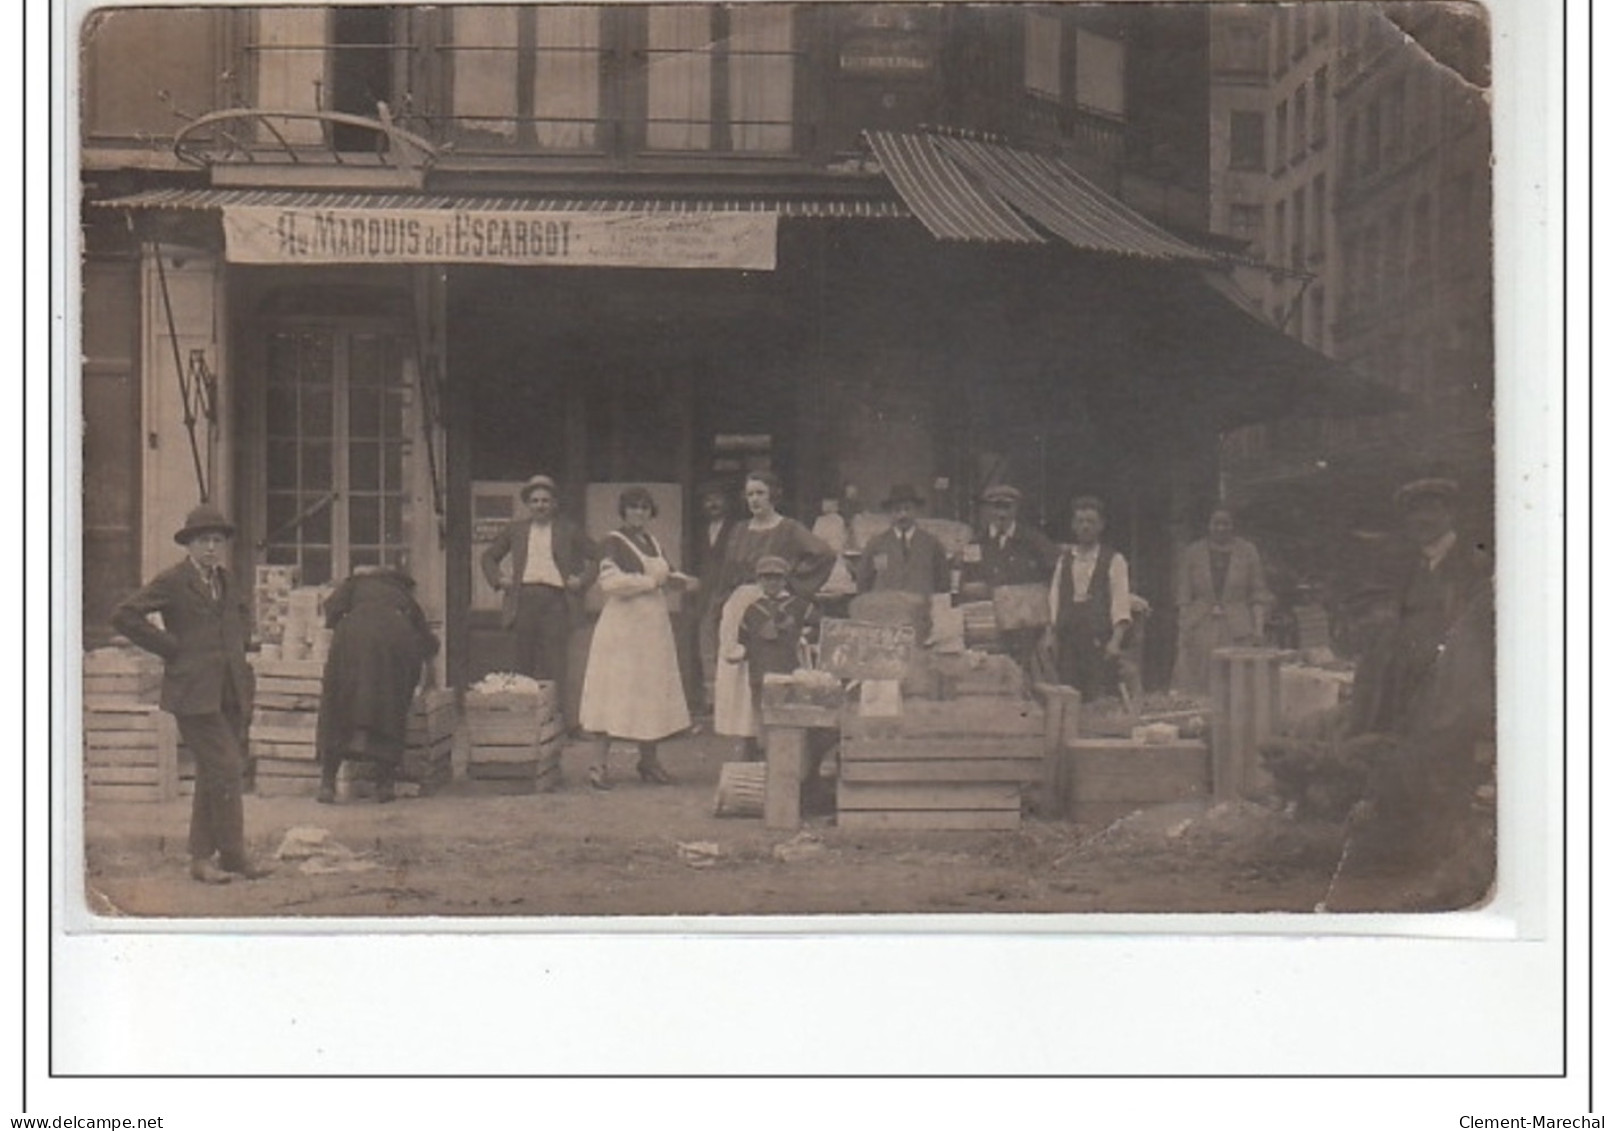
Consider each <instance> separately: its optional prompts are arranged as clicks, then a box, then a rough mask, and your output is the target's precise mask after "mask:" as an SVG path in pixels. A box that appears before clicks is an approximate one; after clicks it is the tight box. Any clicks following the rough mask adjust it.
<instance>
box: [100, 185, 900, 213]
mask: <svg viewBox="0 0 1615 1131" xmlns="http://www.w3.org/2000/svg"><path fill="white" fill-rule="evenodd" d="M96 203H97V204H99V205H101V206H103V207H118V208H138V209H173V210H186V209H191V210H208V209H222V208H226V207H264V208H375V209H388V208H412V209H434V210H442V211H451V212H583V213H602V212H610V213H620V212H627V213H640V214H655V213H660V214H667V213H675V214H676V213H691V212H694V213H706V212H767V213H773V214H775V215H778V216H785V217H792V218H802V217H810V218H826V219H850V220H902V219H907V218H908V217H909V215H910V213H909V210H908V208H907V207H905V206H904V205H903V204H902V203H901V202H899V201H895V200H868V199H860V198H856V197H842V198H835V197H829V198H826V197H741V196H736V197H689V198H685V197H668V198H660V197H659V198H647V197H632V198H630V197H623V198H615V197H580V196H486V195H443V194H435V195H434V194H428V193H413V192H411V193H396V192H395V193H388V192H317V191H310V190H292V189H241V188H161V189H149V190H147V191H145V192H138V193H134V194H132V195H130V196H121V197H116V198H114V199H110V200H101V201H96Z"/></svg>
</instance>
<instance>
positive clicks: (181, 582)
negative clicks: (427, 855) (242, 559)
mask: <svg viewBox="0 0 1615 1131" xmlns="http://www.w3.org/2000/svg"><path fill="white" fill-rule="evenodd" d="M234 534H235V527H234V526H233V525H231V523H230V521H229V520H228V519H226V518H225V517H224V515H223V514H222V513H220V511H219V509H218V508H217V507H213V506H210V505H208V504H207V503H203V504H202V505H201V506H198V507H196V508H195V509H194V510H192V511H191V513H190V514H189V515H187V516H186V519H185V525H184V526H182V527H181V528H180V529H179V530H178V531H177V532H176V533H175V534H174V541H175V542H178V543H179V544H180V545H181V546H184V547H185V554H186V557H185V560H184V561H182V562H179V563H178V564H176V565H173V566H170V567H169V568H168V569H166V570H164V571H163V572H162V573H160V574H158V575H157V576H156V577H155V578H154V579H153V580H152V581H151V582H150V583H149V584H148V585H146V586H145V587H144V588H142V589H141V590H140V591H139V592H137V593H135V594H133V595H132V596H130V597H128V598H127V599H126V600H124V601H123V602H121V603H120V604H119V605H118V607H117V608H116V609H115V610H113V613H112V626H113V627H114V628H116V629H117V630H118V631H119V632H121V633H123V635H124V636H126V637H128V638H129V639H130V640H131V641H133V642H134V643H135V644H137V645H139V646H140V647H142V648H144V649H145V650H146V651H148V652H152V653H155V654H156V655H158V656H161V657H162V658H163V686H162V698H161V701H160V702H161V706H162V708H163V710H165V711H167V712H169V713H170V714H171V715H173V716H174V719H175V722H176V723H177V724H178V726H179V733H180V737H181V738H182V739H183V740H184V742H185V745H186V747H187V748H188V749H189V750H190V751H191V753H192V755H193V756H194V757H195V758H196V793H195V795H194V796H193V798H192V800H191V832H190V852H191V877H192V878H193V879H195V880H199V881H201V882H202V883H210V884H222V883H228V882H229V881H230V880H232V879H234V878H235V877H237V876H241V877H244V878H246V879H257V878H258V877H260V876H263V875H267V874H268V870H267V869H265V868H262V867H260V866H259V865H258V864H255V863H254V862H253V861H252V859H251V858H250V857H248V855H247V849H246V838H245V834H244V831H243V819H242V806H241V773H242V767H243V764H244V754H243V752H244V751H245V749H246V743H247V720H248V719H250V718H251V717H252V695H253V675H252V669H251V668H250V667H248V666H247V635H248V628H247V626H248V613H247V602H246V594H245V593H243V592H238V591H237V586H236V585H235V583H234V581H233V580H232V579H231V577H230V575H229V572H228V571H227V570H226V569H225V568H224V562H223V559H224V554H225V548H226V546H227V545H228V544H229V540H230V538H231V536H232V535H234ZM152 613H157V614H158V615H159V616H161V617H162V627H161V628H159V627H158V626H157V625H155V624H153V623H152V622H151V621H150V620H148V619H147V618H148V617H149V616H150V615H151V614H152Z"/></svg>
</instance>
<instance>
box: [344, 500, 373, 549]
mask: <svg viewBox="0 0 1615 1131" xmlns="http://www.w3.org/2000/svg"><path fill="white" fill-rule="evenodd" d="M348 537H349V538H351V539H352V540H353V542H354V543H356V544H357V543H361V542H366V543H376V542H380V541H381V502H380V500H379V499H377V497H376V496H374V495H354V496H352V497H351V498H350V499H349V500H348Z"/></svg>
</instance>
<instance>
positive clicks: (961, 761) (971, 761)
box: [836, 698, 1047, 829]
mask: <svg viewBox="0 0 1615 1131" xmlns="http://www.w3.org/2000/svg"><path fill="white" fill-rule="evenodd" d="M1046 728H1047V723H1046V720H1045V718H1044V712H1043V709H1042V708H1041V707H1040V706H1039V705H1038V704H1036V703H1032V702H1027V701H1022V700H1019V699H1008V698H980V699H962V700H955V701H951V702H949V701H944V702H930V701H925V700H905V701H904V703H903V714H902V716H901V717H900V718H898V719H878V718H863V717H861V716H859V715H857V714H856V713H854V712H851V711H849V712H847V714H846V716H845V718H844V721H843V725H842V737H841V753H840V761H839V767H838V772H837V779H836V810H837V818H836V820H837V824H839V825H840V826H842V827H844V828H851V829H1012V828H1016V827H1018V826H1019V824H1020V815H1021V797H1022V793H1023V791H1024V789H1025V787H1027V786H1029V785H1032V784H1034V783H1037V782H1040V781H1042V780H1043V776H1044V762H1043V746H1044V734H1045V731H1046Z"/></svg>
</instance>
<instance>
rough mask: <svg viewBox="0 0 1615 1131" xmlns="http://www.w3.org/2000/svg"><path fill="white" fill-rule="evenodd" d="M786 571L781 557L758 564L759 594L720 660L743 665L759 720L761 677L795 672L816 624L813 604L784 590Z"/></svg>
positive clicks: (749, 750)
mask: <svg viewBox="0 0 1615 1131" xmlns="http://www.w3.org/2000/svg"><path fill="white" fill-rule="evenodd" d="M790 571H791V567H790V563H788V562H787V561H786V560H785V559H784V558H778V557H773V556H768V557H764V558H762V559H761V560H759V561H758V563H757V584H758V585H759V586H761V587H762V590H763V594H762V596H761V597H759V598H757V600H756V601H754V602H753V603H752V604H751V606H750V607H749V608H748V609H747V610H746V612H745V614H744V615H743V616H742V617H741V618H740V642H739V643H738V644H736V645H735V646H734V648H733V649H732V650H731V651H730V653H729V655H727V656H726V657H724V658H725V659H727V660H729V661H730V662H731V663H740V662H742V661H744V662H745V663H746V665H747V676H748V678H749V679H750V681H751V698H752V704H753V708H754V710H756V712H757V714H758V715H759V717H760V716H761V715H762V709H763V708H762V700H763V677H764V676H765V675H767V674H769V673H770V672H773V673H776V674H780V675H789V674H790V673H791V672H793V671H795V670H796V669H797V667H798V664H799V661H798V659H797V646H798V645H799V644H800V643H801V642H802V639H803V637H804V636H805V635H807V634H810V633H811V632H812V631H813V630H814V629H816V628H817V626H818V623H819V613H818V610H817V609H816V608H814V606H813V602H811V601H809V600H808V599H807V598H806V597H799V596H797V595H796V594H795V593H792V592H791V591H790V589H788V588H787V587H786V585H785V579H786V577H788V576H789V574H790ZM756 753H757V751H756V739H749V740H748V741H747V746H746V756H747V758H748V760H750V759H753V758H755V757H756Z"/></svg>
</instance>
